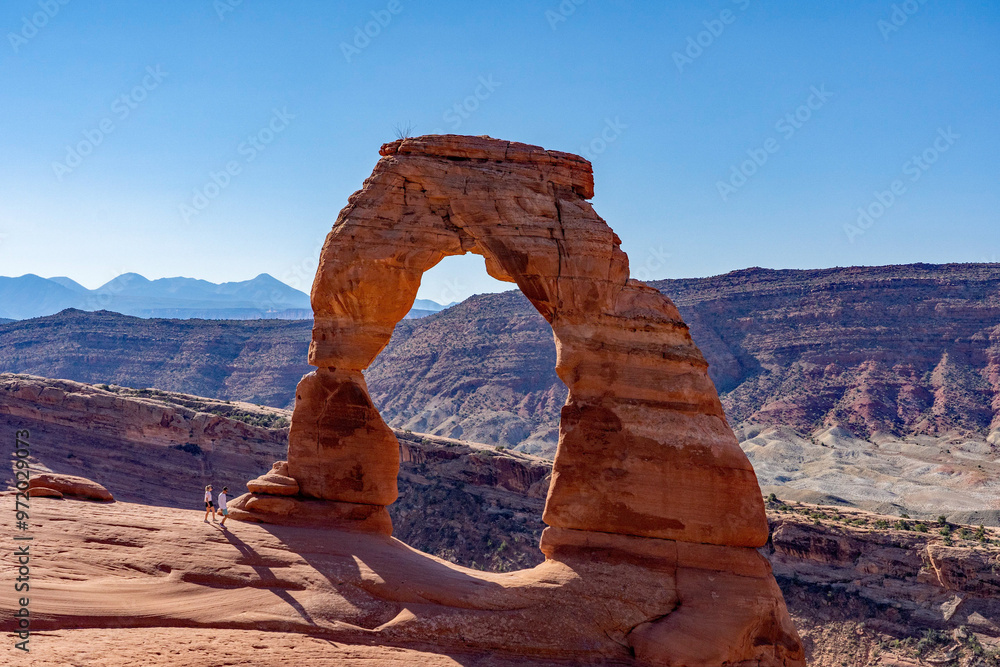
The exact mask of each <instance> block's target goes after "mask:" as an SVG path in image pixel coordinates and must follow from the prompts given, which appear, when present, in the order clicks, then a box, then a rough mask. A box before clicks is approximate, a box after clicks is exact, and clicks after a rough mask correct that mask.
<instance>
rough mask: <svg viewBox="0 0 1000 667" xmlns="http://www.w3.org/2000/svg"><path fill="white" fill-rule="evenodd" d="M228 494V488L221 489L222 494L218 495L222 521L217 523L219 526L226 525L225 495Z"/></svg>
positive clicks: (227, 510) (227, 516) (226, 508)
mask: <svg viewBox="0 0 1000 667" xmlns="http://www.w3.org/2000/svg"><path fill="white" fill-rule="evenodd" d="M227 493H229V487H228V486H224V487H222V493H220V494H219V511H220V512H221V513H222V521H220V522H219V525H220V526H225V525H226V519H228V518H229V508H228V507H226V494H227Z"/></svg>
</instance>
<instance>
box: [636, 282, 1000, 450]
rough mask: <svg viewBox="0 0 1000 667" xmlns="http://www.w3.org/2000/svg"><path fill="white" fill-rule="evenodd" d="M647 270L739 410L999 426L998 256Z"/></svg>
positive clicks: (783, 416)
mask: <svg viewBox="0 0 1000 667" xmlns="http://www.w3.org/2000/svg"><path fill="white" fill-rule="evenodd" d="M653 284H654V285H655V286H656V287H657V288H658V289H660V290H662V291H663V292H664V293H666V294H669V295H670V296H671V298H673V299H674V300H675V301H676V302H677V304H678V307H679V308H680V309H681V312H682V313H683V314H684V315H685V317H686V318H687V319H688V322H689V324H690V325H691V329H692V335H693V336H694V337H695V339H696V340H698V341H699V344H701V345H703V346H704V347H705V348H706V355H708V356H709V357H710V358H712V359H713V361H715V364H714V365H715V366H716V370H715V374H714V375H713V377H714V379H715V381H716V383H717V385H718V386H719V390H720V391H721V392H722V393H723V396H724V398H723V403H724V405H725V406H726V412H727V414H728V415H729V417H730V419H731V420H732V421H733V422H734V423H736V424H740V423H745V422H754V423H762V424H775V425H785V426H791V427H793V428H797V429H799V430H802V431H805V432H809V431H812V430H814V429H816V428H820V427H831V426H841V427H844V428H847V429H849V430H851V431H853V432H854V433H856V434H857V435H861V436H871V435H873V434H878V433H881V434H884V435H896V436H899V435H915V434H926V435H940V434H944V433H961V434H978V435H981V436H986V435H987V434H989V433H990V432H991V431H993V430H996V429H998V428H1000V265H997V264H946V265H932V264H911V265H906V266H882V267H850V268H842V269H841V268H838V269H823V270H809V271H771V270H767V269H747V270H744V271H734V272H733V273H729V274H726V275H724V276H717V277H714V278H705V279H699V280H662V281H657V282H655V283H653Z"/></svg>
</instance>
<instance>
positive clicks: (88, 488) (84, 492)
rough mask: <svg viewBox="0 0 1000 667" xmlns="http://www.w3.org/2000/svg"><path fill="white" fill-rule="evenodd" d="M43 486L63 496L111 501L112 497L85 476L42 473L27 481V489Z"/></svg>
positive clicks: (108, 492)
mask: <svg viewBox="0 0 1000 667" xmlns="http://www.w3.org/2000/svg"><path fill="white" fill-rule="evenodd" d="M35 488H45V489H51V490H55V491H58V492H60V493H62V494H63V495H64V496H75V497H77V498H85V499H87V500H104V501H111V500H114V497H113V496H112V495H111V492H110V491H108V490H107V489H106V488H104V487H103V486H101V485H100V484H98V483H97V482H94V481H92V480H89V479H87V478H85V477H76V476H74V475H58V474H55V473H42V474H39V475H35V476H33V477H32V478H31V479H30V480H29V481H28V489H29V490H30V489H35Z"/></svg>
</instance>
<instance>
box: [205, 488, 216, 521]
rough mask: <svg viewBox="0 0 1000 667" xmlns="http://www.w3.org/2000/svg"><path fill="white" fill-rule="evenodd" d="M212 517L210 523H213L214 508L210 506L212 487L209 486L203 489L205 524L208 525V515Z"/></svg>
mask: <svg viewBox="0 0 1000 667" xmlns="http://www.w3.org/2000/svg"><path fill="white" fill-rule="evenodd" d="M209 514H211V515H212V521H215V506H214V505H212V485H211V484H209V485H208V486H206V487H205V523H208V515H209Z"/></svg>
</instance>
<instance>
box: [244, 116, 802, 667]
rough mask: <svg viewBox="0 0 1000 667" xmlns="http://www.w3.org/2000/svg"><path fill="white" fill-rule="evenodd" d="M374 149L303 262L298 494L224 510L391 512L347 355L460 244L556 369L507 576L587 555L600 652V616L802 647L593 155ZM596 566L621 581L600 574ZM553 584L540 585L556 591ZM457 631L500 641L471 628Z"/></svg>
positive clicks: (691, 661)
mask: <svg viewBox="0 0 1000 667" xmlns="http://www.w3.org/2000/svg"><path fill="white" fill-rule="evenodd" d="M380 152H381V154H382V155H383V158H382V159H381V160H380V161H379V162H378V164H377V165H376V167H375V170H374V172H373V173H372V175H371V176H370V177H369V178H368V179H367V180H366V181H365V184H364V187H363V188H362V189H361V190H359V191H358V192H356V193H354V194H353V195H352V196H351V197H350V198H349V200H348V205H347V206H346V207H345V208H344V209H343V210H342V211H341V213H340V215H339V216H338V218H337V221H336V223H335V224H334V227H333V230H332V231H331V232H330V234H329V235H328V236H327V239H326V242H325V244H324V246H323V250H322V252H321V254H320V259H319V268H318V269H317V272H316V278H315V280H314V282H313V288H312V294H311V299H312V306H313V313H314V323H313V336H312V343H311V345H310V347H309V363H310V364H311V365H313V366H316V367H317V370H316V371H314V372H312V373H310V374H309V375H307V376H306V377H304V378H303V379H302V381H301V382H300V383H299V385H298V388H297V389H296V396H295V410H294V413H293V416H292V425H291V429H290V431H289V442H288V466H287V468H288V476H290V477H292V478H294V480H295V481H296V482H297V483H298V486H299V493H298V494H297V495H295V496H288V495H285V494H282V495H280V496H277V495H269V494H266V493H263V492H252V493H249V494H247V495H244V496H241V497H240V498H238V499H237V500H236V501H235V502H234V503H233V510H232V516H233V518H234V519H237V520H246V521H261V522H265V523H272V524H280V525H286V526H287V525H310V521H311V522H312V525H317V526H327V527H330V528H333V527H336V528H338V529H342V530H352V531H362V532H366V533H383V534H387V533H389V532H390V531H391V523H390V519H389V514H388V512H387V511H386V510H385V506H387V505H389V504H391V503H392V502H393V501H395V500H396V497H397V474H398V469H399V460H400V457H399V453H398V451H399V448H398V443H397V441H396V438H395V436H394V434H393V432H392V430H391V429H390V428H389V427H388V426H387V425H386V423H385V422H384V421H383V419H382V417H381V415H380V414H379V412H378V410H377V408H376V407H375V405H374V403H373V402H372V400H371V397H370V396H369V395H368V391H367V385H366V382H365V378H364V375H363V371H364V370H365V369H366V368H368V366H370V365H371V363H372V361H373V360H374V359H375V357H376V356H377V355H378V353H379V352H380V351H381V350H382V349H383V348H384V347H385V346H386V344H388V342H389V340H390V337H391V336H392V332H393V329H394V328H395V326H396V324H397V323H398V322H400V321H401V320H402V319H403V318H404V317H405V315H406V313H407V312H408V311H409V310H410V308H412V306H413V302H414V299H415V298H416V295H417V289H418V288H419V286H420V279H421V277H422V275H423V273H424V272H425V271H427V270H428V269H430V268H431V267H433V266H434V265H435V264H437V263H438V262H440V261H441V260H442V259H443V258H444V257H446V256H448V255H461V254H465V253H468V252H471V253H475V254H479V255H482V256H483V257H484V258H485V260H486V267H487V271H489V273H490V274H491V275H492V276H494V277H496V278H498V279H500V280H504V281H508V282H514V283H516V284H517V285H518V287H519V288H520V289H521V292H522V293H523V294H524V295H525V296H526V297H527V298H528V300H529V301H531V303H532V305H533V306H534V307H535V309H536V310H537V311H538V312H539V313H540V314H541V315H542V317H543V318H545V320H546V321H547V322H548V323H549V325H550V326H551V327H552V332H553V334H554V337H555V343H556V364H555V369H556V373H557V374H558V376H559V378H560V379H561V380H562V381H563V382H564V383H565V384H566V386H567V387H568V389H569V397H568V399H567V401H566V404H565V406H564V407H563V408H562V416H561V420H560V425H559V445H558V449H557V451H556V456H555V461H554V463H553V471H552V477H551V482H550V484H549V490H548V497H547V500H546V503H545V511H544V514H543V517H542V518H543V520H544V521H545V523H546V524H548V525H549V528H547V529H546V531H545V532H544V533H543V535H542V540H541V549H542V551H543V553H544V554H545V555H546V560H545V561H544V562H543V563H542V564H541V565H539V566H537V567H536V568H534V569H533V570H526V571H522V572H521V573H515V575H516V576H518V577H526V580H525V585H526V586H527V587H528V588H529V589H530V590H531V591H532V593H531V595H535V594H536V593H538V592H540V588H541V582H542V580H544V579H547V578H548V577H550V576H552V573H553V572H557V571H562V569H563V568H569V569H570V570H571V571H574V572H582V573H587V574H586V576H585V578H586V579H588V580H589V579H590V573H592V574H593V578H594V579H593V581H594V583H588V584H587V586H588V588H590V587H593V588H592V590H591V595H592V596H593V598H594V599H595V600H600V601H601V602H600V604H601V606H605V605H611V606H613V607H620V606H621V605H626V606H628V607H629V608H630V609H631V612H630V613H629V614H628V615H627V617H628V618H629V619H630V620H629V621H628V622H627V623H626V624H625V625H627V626H628V627H627V628H625V627H618V628H617V629H615V630H613V631H612V630H609V629H608V628H605V627H601V628H600V633H599V634H601V635H604V637H596V636H595V637H594V638H592V639H588V640H587V641H590V642H595V648H594V649H593V650H592V652H593V654H594V655H606V654H607V655H612V656H613V655H614V654H608V653H607V650H606V649H604V648H601V646H602V643H603V641H604V638H605V637H612V636H614V637H616V639H615V641H616V642H620V643H621V645H623V646H627V647H628V651H629V653H630V654H631V655H634V656H635V657H636V659H637V660H638V661H639V662H640V663H641V664H649V665H687V666H688V667H695V666H696V665H705V666H708V665H719V664H724V663H725V664H736V663H744V662H747V663H749V662H753V663H755V664H760V665H797V664H801V663H802V656H803V652H802V646H801V642H800V641H799V638H798V636H797V635H796V632H795V628H794V626H793V625H792V623H791V620H790V619H789V617H788V612H787V610H786V608H785V603H784V600H783V599H782V596H781V591H780V590H779V589H778V587H777V584H776V583H775V582H774V579H773V577H772V575H771V571H770V566H769V565H768V563H767V561H766V560H765V559H764V558H763V557H762V556H760V554H758V553H757V552H756V551H755V549H754V547H760V546H763V544H764V543H765V542H766V540H767V526H766V521H765V516H764V509H763V503H762V501H761V496H760V492H759V488H758V486H757V480H756V477H755V476H754V472H753V468H752V467H751V466H750V462H749V461H748V460H747V458H746V455H745V454H744V453H743V451H742V450H741V449H740V448H739V444H738V442H737V440H736V437H735V436H734V435H733V432H732V431H731V430H730V428H729V425H728V424H727V423H726V419H725V415H724V414H723V410H722V404H721V403H720V401H719V397H718V395H717V393H716V391H715V387H714V385H713V384H712V381H711V380H710V379H709V376H708V372H707V369H708V364H707V363H706V362H705V360H704V358H703V357H702V355H701V353H700V352H699V351H698V348H697V347H695V345H694V342H693V341H692V340H691V336H690V335H689V334H688V329H687V326H686V325H685V324H684V322H683V320H682V319H681V316H680V314H679V313H678V312H677V309H676V308H675V307H674V305H673V303H671V301H670V300H669V299H668V298H666V297H664V296H663V295H662V294H660V293H659V292H657V291H656V290H655V289H653V288H651V287H648V286H646V285H644V284H643V283H640V282H638V281H635V280H630V279H629V269H628V258H627V256H626V255H625V253H624V252H622V250H621V248H620V245H621V240H620V239H619V238H618V237H617V235H615V233H614V232H613V231H612V230H611V228H610V227H608V225H607V224H606V223H605V222H604V220H602V219H601V218H600V216H598V215H597V213H595V212H594V210H593V208H592V207H591V206H590V204H589V203H588V202H587V199H588V198H590V197H592V196H593V194H594V193H593V176H592V171H591V168H590V163H588V162H587V161H586V160H583V159H582V158H580V157H577V156H574V155H569V154H565V153H557V152H553V151H546V150H544V149H542V148H540V147H538V146H528V145H525V144H518V143H514V142H508V141H500V140H495V139H490V138H488V137H461V136H450V135H449V136H433V137H418V138H414V139H402V140H399V141H396V142H393V143H390V144H386V145H384V146H383V147H382V150H381V151H380ZM539 576H540V577H541V579H536V577H539ZM614 579H617V580H618V583H619V586H620V587H619V586H610V587H605V584H607V583H610V581H612V580H614ZM599 582H605V583H599ZM558 599H559V595H558V594H555V596H553V595H552V594H551V593H550V594H546V595H544V596H543V597H542V598H541V599H540V600H539V602H538V604H541V605H542V606H543V607H544V606H546V605H551V606H552V608H553V609H555V608H556V607H557V606H558ZM540 608H541V607H540ZM621 622H622V621H621V619H620V618H616V620H615V623H616V624H620V623H621ZM584 624H585V625H587V626H591V625H592V624H591V622H589V621H585V622H584ZM526 631H528V632H535V633H537V638H533V639H525V641H524V642H522V641H520V640H519V641H518V644H521V645H523V646H526V647H530V646H532V644H533V643H535V642H542V643H543V644H544V643H545V642H549V641H551V640H550V639H549V638H548V637H549V636H550V634H553V633H554V634H560V633H563V632H564V630H562V629H549V627H547V626H546V625H540V626H535V627H533V629H531V630H530V631H529V630H527V629H526ZM584 636H586V634H585V635H584ZM470 641H474V642H476V643H477V645H480V646H483V647H491V646H495V647H500V646H503V642H502V640H501V639H500V636H499V635H492V636H491V635H490V632H486V633H483V632H482V631H480V632H479V633H477V638H476V639H474V640H470ZM570 643H571V644H572V645H576V644H578V641H577V640H573V641H571V642H570Z"/></svg>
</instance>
